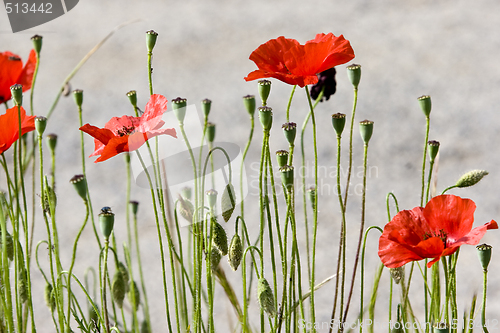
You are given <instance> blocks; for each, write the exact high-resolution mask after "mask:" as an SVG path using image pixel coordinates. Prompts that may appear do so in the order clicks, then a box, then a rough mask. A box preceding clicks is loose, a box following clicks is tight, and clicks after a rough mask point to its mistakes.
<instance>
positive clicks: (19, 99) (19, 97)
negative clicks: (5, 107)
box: [10, 83, 23, 106]
mask: <svg viewBox="0 0 500 333" xmlns="http://www.w3.org/2000/svg"><path fill="white" fill-rule="evenodd" d="M10 93H11V95H12V99H13V100H14V102H15V103H16V105H19V106H21V105H23V86H22V85H20V84H19V83H16V84H14V85H13V86H10Z"/></svg>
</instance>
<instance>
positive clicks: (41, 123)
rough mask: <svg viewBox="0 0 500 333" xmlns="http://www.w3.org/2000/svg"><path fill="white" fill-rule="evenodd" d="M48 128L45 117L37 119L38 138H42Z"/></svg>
mask: <svg viewBox="0 0 500 333" xmlns="http://www.w3.org/2000/svg"><path fill="white" fill-rule="evenodd" d="M46 127H47V118H45V117H43V116H38V117H36V118H35V128H36V132H37V133H38V136H42V135H43V132H45V128H46Z"/></svg>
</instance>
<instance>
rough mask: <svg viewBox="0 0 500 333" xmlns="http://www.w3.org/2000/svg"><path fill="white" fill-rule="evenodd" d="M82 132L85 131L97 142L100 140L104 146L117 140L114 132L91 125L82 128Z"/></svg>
mask: <svg viewBox="0 0 500 333" xmlns="http://www.w3.org/2000/svg"><path fill="white" fill-rule="evenodd" d="M80 131H83V132H85V133H87V134H89V135H91V136H92V137H94V138H95V139H96V140H99V141H100V142H102V143H103V144H105V145H106V144H108V142H109V140H111V139H113V138H115V135H114V134H113V132H111V131H110V130H109V129H107V128H99V127H96V126H92V125H90V124H85V125H83V126H82V127H80Z"/></svg>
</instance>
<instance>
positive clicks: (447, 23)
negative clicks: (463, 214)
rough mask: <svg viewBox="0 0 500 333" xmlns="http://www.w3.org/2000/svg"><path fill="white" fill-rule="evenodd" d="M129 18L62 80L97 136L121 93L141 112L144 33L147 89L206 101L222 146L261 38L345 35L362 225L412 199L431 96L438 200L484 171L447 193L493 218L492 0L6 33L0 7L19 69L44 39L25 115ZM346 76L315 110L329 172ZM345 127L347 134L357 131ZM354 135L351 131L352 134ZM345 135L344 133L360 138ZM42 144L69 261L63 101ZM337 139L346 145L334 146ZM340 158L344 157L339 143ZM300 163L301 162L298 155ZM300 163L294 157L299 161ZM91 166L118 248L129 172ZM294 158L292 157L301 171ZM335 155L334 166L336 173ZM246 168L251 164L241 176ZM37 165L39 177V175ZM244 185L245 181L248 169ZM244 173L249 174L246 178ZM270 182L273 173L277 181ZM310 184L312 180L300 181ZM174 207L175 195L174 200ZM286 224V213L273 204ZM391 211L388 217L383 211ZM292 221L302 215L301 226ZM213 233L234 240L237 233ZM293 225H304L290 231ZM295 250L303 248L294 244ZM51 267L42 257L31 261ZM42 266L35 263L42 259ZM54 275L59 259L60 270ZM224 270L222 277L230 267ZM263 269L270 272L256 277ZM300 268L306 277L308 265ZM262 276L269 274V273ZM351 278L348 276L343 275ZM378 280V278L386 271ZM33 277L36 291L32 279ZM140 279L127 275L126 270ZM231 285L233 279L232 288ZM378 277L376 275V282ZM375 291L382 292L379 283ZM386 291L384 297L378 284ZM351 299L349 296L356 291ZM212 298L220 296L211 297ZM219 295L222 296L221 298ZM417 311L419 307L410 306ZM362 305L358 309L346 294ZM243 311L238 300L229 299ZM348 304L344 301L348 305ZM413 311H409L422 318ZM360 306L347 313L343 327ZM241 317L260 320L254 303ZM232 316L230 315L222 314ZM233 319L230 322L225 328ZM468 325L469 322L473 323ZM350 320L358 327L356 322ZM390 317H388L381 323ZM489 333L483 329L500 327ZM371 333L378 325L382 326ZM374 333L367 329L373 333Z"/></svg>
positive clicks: (157, 301) (262, 6)
mask: <svg viewBox="0 0 500 333" xmlns="http://www.w3.org/2000/svg"><path fill="white" fill-rule="evenodd" d="M135 19H139V20H140V21H138V22H135V23H133V24H130V25H127V26H125V27H123V28H122V29H120V30H119V31H117V32H116V33H115V34H114V35H113V36H112V37H111V39H109V40H108V41H107V42H106V43H105V44H104V45H103V46H102V47H101V48H100V49H99V50H98V51H97V52H96V53H95V54H94V55H93V56H92V58H91V59H90V60H89V61H88V62H87V63H86V64H85V65H84V67H83V68H82V69H81V70H80V71H79V72H78V73H77V75H76V76H75V77H74V78H73V79H72V80H71V87H72V89H76V88H78V89H83V90H84V106H83V108H84V116H83V117H84V123H87V122H89V123H91V124H94V125H97V126H101V127H102V126H103V125H104V124H105V122H107V121H108V120H109V118H111V117H113V116H121V115H123V114H131V113H132V109H131V107H130V104H129V102H128V99H127V98H126V96H125V94H126V92H128V91H129V90H132V89H134V90H137V92H138V97H139V103H138V104H139V106H140V107H141V108H143V107H144V105H145V104H146V102H147V100H148V85H147V70H146V47H145V32H146V31H147V30H150V29H154V30H155V31H156V32H158V34H159V36H158V42H157V45H156V47H155V49H154V56H153V68H154V72H153V80H154V87H155V93H160V94H163V95H165V96H166V97H167V98H168V100H172V99H173V98H175V97H178V96H182V97H185V98H187V99H188V103H189V104H196V105H199V102H200V101H201V100H202V99H204V98H209V99H211V100H212V101H213V106H212V113H211V114H210V120H211V121H212V122H214V123H216V124H217V140H220V141H224V142H231V143H235V144H237V145H238V146H240V147H242V148H243V147H244V145H245V143H246V140H247V136H248V131H249V120H248V116H247V113H246V111H245V109H244V108H243V104H242V101H241V97H242V96H244V95H246V94H256V93H257V89H256V82H249V83H248V82H245V81H244V80H243V77H245V76H246V75H247V74H248V73H249V72H250V71H252V70H254V69H255V68H256V66H255V65H254V63H253V62H251V61H250V60H248V56H249V55H250V53H251V52H252V51H253V50H254V49H255V48H257V47H258V46H259V45H260V44H262V43H264V42H266V41H267V40H269V39H271V38H276V37H278V36H281V35H284V36H285V37H288V38H295V39H297V40H298V41H299V42H301V43H304V42H305V41H307V40H309V39H312V38H314V36H315V34H316V33H320V32H324V33H328V32H333V33H334V34H335V35H340V34H343V35H344V37H345V38H347V39H348V40H350V42H351V45H352V47H353V49H354V51H355V54H356V58H355V59H354V61H353V62H354V63H358V64H361V65H362V79H361V83H360V87H359V102H358V109H357V114H356V119H357V121H360V120H363V119H370V120H373V121H374V122H375V129H374V135H373V137H372V140H371V142H370V151H369V165H370V166H371V167H372V169H371V170H372V174H371V177H370V178H369V179H368V192H367V215H366V224H367V226H370V225H379V226H383V225H384V224H385V223H386V221H387V214H386V211H385V197H386V194H387V193H388V192H390V191H393V192H394V193H395V195H396V196H397V197H398V199H399V204H400V208H401V209H411V208H413V207H415V206H417V205H419V203H420V177H421V158H422V148H423V145H424V133H425V118H424V116H423V114H422V112H421V111H420V108H419V106H418V103H417V97H418V96H421V95H423V94H428V95H431V96H432V103H433V110H432V114H431V130H430V137H429V138H430V139H432V140H438V141H440V143H441V149H440V157H439V166H438V167H439V170H438V183H437V189H438V192H440V191H442V190H443V189H444V188H446V187H448V186H449V185H452V184H454V183H455V182H456V180H457V179H458V178H459V177H460V176H461V175H462V174H463V173H465V172H467V171H469V170H472V169H485V170H488V171H489V172H490V174H489V175H488V176H487V178H485V180H484V181H482V182H481V183H479V184H478V185H476V186H475V187H473V188H469V189H462V190H458V189H457V190H452V191H451V192H450V193H453V194H457V195H461V196H464V197H469V198H471V199H473V200H474V201H475V202H476V204H477V210H476V214H475V220H476V223H475V225H476V226H477V225H481V224H483V223H485V222H488V221H490V220H491V219H500V217H499V215H500V208H499V205H498V201H499V196H498V186H499V184H500V168H499V167H498V165H500V155H499V154H498V143H499V142H498V130H497V129H498V120H499V118H498V111H499V110H498V106H499V105H500V95H499V94H498V93H497V90H498V87H499V86H500V65H499V64H498V59H499V56H500V39H499V38H498V33H497V30H498V27H499V24H500V3H499V2H498V1H496V0H477V1H470V0H469V1H466V0H455V1H451V0H435V1H431V0H407V1H396V0H387V1H386V0H380V1H365V0H353V1H322V0H318V1H308V2H307V1H296V0H291V1H264V0H256V1H229V0H226V1H222V0H221V1H194V0H191V1H182V2H180V1H111V0H108V1H97V0H83V1H80V3H79V4H78V6H77V7H75V8H74V9H73V10H72V11H71V12H69V13H67V14H65V15H64V16H62V17H60V18H58V19H56V20H54V21H51V22H49V23H46V24H44V25H42V26H39V27H36V28H33V29H30V30H28V31H24V32H20V33H17V34H12V33H11V30H10V26H9V23H8V20H7V15H6V13H5V11H3V10H1V11H0V49H1V50H2V51H4V50H9V51H11V52H14V53H16V54H18V55H20V56H21V57H22V58H23V59H26V58H27V56H28V53H29V50H30V49H31V41H30V40H29V38H30V37H31V36H32V35H34V34H39V35H43V37H44V39H43V50H42V63H41V68H40V72H39V77H38V81H37V82H36V90H35V114H37V115H45V114H46V112H47V110H48V109H49V108H50V105H51V103H52V101H53V99H54V98H55V96H56V93H57V91H58V89H59V87H60V85H61V83H62V81H63V80H64V78H65V77H66V76H67V75H68V74H69V72H70V71H71V70H72V68H74V66H75V65H76V64H77V63H78V62H79V61H80V59H81V58H82V57H84V56H85V54H86V53H87V52H88V51H89V50H90V49H91V48H92V47H94V46H95V45H96V44H97V43H98V42H99V41H100V40H101V39H102V38H104V37H105V36H106V35H107V34H108V33H109V32H110V31H111V30H112V29H113V28H115V27H116V26H117V25H119V24H121V23H124V22H126V21H129V20H135ZM345 66H346V65H342V66H339V67H338V68H337V72H338V73H337V82H338V85H337V93H336V94H335V95H334V96H333V97H332V98H331V99H330V101H328V102H326V103H322V104H320V105H319V106H318V108H317V116H316V117H317V121H318V137H319V144H320V147H319V164H320V165H321V166H324V167H326V168H328V170H335V169H334V165H335V150H336V148H335V144H336V140H335V135H334V132H333V129H332V128H331V125H330V115H331V114H332V113H336V112H342V113H346V114H348V115H349V114H350V112H351V107H352V97H353V93H352V87H351V85H350V83H349V81H348V79H347V76H346V73H345V71H346V70H345ZM290 91H291V87H290V86H288V85H286V84H284V83H281V82H279V81H276V80H273V86H272V93H271V97H270V99H269V106H271V107H272V108H273V110H274V124H275V125H274V128H273V132H272V139H271V141H272V144H271V145H272V146H271V149H272V151H274V150H277V149H284V148H286V147H287V144H286V141H285V139H284V137H283V135H282V134H281V133H280V132H281V129H280V127H281V126H280V124H282V123H283V122H284V121H285V112H284V111H285V107H286V103H287V101H288V97H289V94H290ZM307 110H308V109H307V102H306V99H305V94H304V92H303V91H302V89H298V90H297V92H296V95H295V99H294V101H293V104H292V109H291V120H292V121H295V122H297V123H298V124H299V126H300V125H301V124H302V122H303V119H304V117H305V115H306V113H307ZM357 121H356V122H357ZM356 127H357V125H356ZM356 127H355V128H356ZM46 133H57V134H58V135H59V143H58V148H57V151H58V153H57V154H58V155H57V177H58V178H57V182H58V183H57V184H58V185H57V193H58V197H59V203H58V205H59V206H58V221H59V222H58V223H59V224H58V225H59V228H60V236H61V248H62V251H63V253H64V255H65V256H66V255H67V258H66V259H65V260H68V261H67V262H66V265H69V257H70V252H71V246H72V244H73V239H74V237H75V235H76V233H77V232H78V229H79V228H80V226H81V223H82V221H83V218H84V212H85V210H84V207H83V205H82V204H80V199H79V198H78V197H77V195H76V194H75V193H74V191H73V189H72V188H71V185H70V184H69V183H68V181H69V179H70V178H71V177H72V176H73V175H75V174H78V173H81V160H80V151H79V147H80V141H79V140H80V135H79V131H78V114H77V110H76V107H75V105H74V102H73V100H72V98H63V99H62V100H61V101H60V103H59V105H58V107H57V109H56V111H55V112H54V114H53V116H52V118H51V119H50V122H49V124H48V128H47V131H46ZM306 133H307V134H306V136H307V139H306V147H307V148H306V150H307V154H308V155H307V157H308V158H309V159H311V158H312V156H313V155H312V137H311V131H310V130H308V131H307V132H306ZM261 138H262V134H261V130H260V127H259V124H258V122H257V123H256V132H255V135H254V141H253V144H252V147H251V150H250V153H249V155H248V157H247V159H248V160H247V161H249V163H250V161H257V160H258V158H259V156H260V148H259V147H260V141H261ZM85 142H86V154H87V155H90V153H91V152H92V151H93V140H92V139H91V138H90V137H88V136H86V137H85ZM344 143H346V142H344ZM354 147H355V155H354V163H355V169H354V170H355V171H356V173H355V174H354V175H353V179H352V185H351V186H352V188H353V189H356V188H358V189H359V188H360V186H361V185H360V184H361V181H362V179H361V177H360V170H361V169H360V167H358V166H360V165H362V155H361V153H362V142H361V139H360V138H359V135H358V134H357V131H356V133H355V134H354ZM343 149H344V150H343V151H344V157H345V156H346V152H347V145H344V146H343ZM297 154H298V151H297ZM296 156H297V157H298V156H299V155H296ZM93 161H94V158H90V159H87V161H86V162H87V172H88V181H89V185H90V190H91V195H92V201H93V204H94V211H95V212H97V211H98V210H99V208H100V207H102V206H111V207H112V208H113V211H114V212H115V213H116V216H117V217H116V218H117V222H116V224H115V233H116V236H117V240H118V243H119V244H121V243H122V242H123V241H125V239H126V231H125V227H124V225H125V222H124V217H125V211H124V209H125V164H124V162H123V158H122V157H121V156H118V157H115V158H113V159H110V160H108V161H106V162H103V163H98V164H94V163H93ZM296 161H298V158H297V159H296ZM346 161H347V160H346V159H343V163H344V168H345V166H346V164H345V163H346ZM248 166H251V165H250V164H247V167H248ZM48 167H49V166H48V165H46V170H47V171H48ZM248 172H249V173H248V175H247V176H248V177H250V178H252V177H253V179H255V177H256V174H255V170H253V171H252V169H251V168H248ZM252 172H253V173H252ZM275 176H278V173H276V174H275ZM308 181H309V182H310V181H311V179H310V178H309V179H308ZM322 182H323V183H324V184H327V185H325V186H324V187H322V188H321V189H320V191H319V195H320V202H319V228H320V229H319V233H318V249H319V250H318V254H317V260H318V262H317V263H318V265H317V274H316V276H317V281H318V282H319V281H322V280H323V279H325V278H327V277H328V276H331V275H332V274H334V271H335V258H336V255H337V254H336V253H337V252H336V251H337V250H336V247H337V242H338V225H339V223H340V219H339V214H338V212H339V208H338V201H337V199H336V197H335V192H334V184H335V179H334V178H333V177H331V174H326V175H324V176H323V177H322ZM132 191H133V192H132V199H135V200H139V201H140V202H141V207H140V213H141V219H142V221H141V242H142V243H141V244H142V245H141V246H142V249H143V260H144V262H145V265H146V272H147V276H148V278H147V279H148V281H150V282H151V283H148V288H149V300H150V302H151V304H152V309H151V311H152V315H153V318H154V330H155V331H157V332H162V331H166V324H165V320H164V318H165V309H164V305H163V304H164V303H163V296H159V295H162V292H161V275H160V270H159V267H160V265H159V262H160V260H159V254H158V246H157V245H156V244H157V236H156V228H155V225H154V221H153V217H152V213H151V212H150V210H151V209H149V208H150V198H149V190H148V189H145V188H141V187H140V186H136V185H133V188H132ZM173 195H174V196H176V195H177V194H176V193H173ZM246 200H247V202H248V203H247V204H246V207H247V208H246V218H247V221H250V222H249V224H253V225H254V226H255V227H254V229H253V230H252V232H251V233H252V234H253V235H256V234H257V227H256V226H257V225H258V214H257V211H258V209H256V207H258V206H257V204H258V198H257V197H256V195H255V191H253V192H252V191H250V195H249V197H247V199H246ZM360 203H361V198H360V196H359V191H358V193H356V192H353V196H352V197H351V199H350V201H349V206H348V237H349V239H348V246H349V247H350V248H352V249H353V250H352V252H353V251H354V248H355V242H356V239H357V235H358V226H359V217H360ZM281 209H282V212H284V209H285V207H284V206H283V205H282V206H281ZM393 213H394V211H393ZM302 214H303V213H302V211H301V210H300V209H298V211H297V216H298V217H302V216H303V215H302ZM233 221H234V218H233V220H232V222H230V223H229V224H227V225H224V227H225V228H226V230H228V234H230V235H232V230H233V224H232V223H234V222H233ZM37 223H38V224H37V225H36V236H35V241H38V240H40V239H44V237H45V236H44V234H45V228H44V226H43V225H42V223H41V220H40V221H38V220H37ZM299 223H300V221H299ZM377 239H378V236H376V235H375V234H373V235H371V236H370V237H369V240H368V251H367V253H368V255H369V257H368V260H367V268H366V271H367V275H366V281H367V283H368V286H367V292H369V290H371V283H372V280H373V278H372V276H373V272H374V271H375V269H376V267H377V266H378V263H379V260H378V257H377V256H376V250H377V246H378V244H377ZM499 239H500V234H499V233H498V231H490V232H488V234H487V235H486V236H485V237H484V239H483V240H484V242H487V243H489V244H492V245H493V246H494V254H493V260H492V263H491V265H490V275H489V277H490V279H489V281H490V284H489V286H490V289H489V298H488V299H489V300H488V303H489V305H488V312H487V313H488V318H490V319H496V320H497V321H498V320H500V318H499V317H498V314H497V313H498V310H499V309H500V301H499V296H500V295H499V292H500V287H499V286H500V279H499V278H498V274H496V272H498V271H499V270H500V261H499V260H498V259H497V254H496V253H495V252H496V251H495V248H496V246H497V244H498V240H499ZM300 246H302V248H303V246H304V243H301V244H300ZM41 256H42V257H43V256H46V254H41ZM77 260H78V261H79V264H78V267H77V268H76V269H75V273H76V274H77V275H78V276H80V277H82V276H83V273H84V270H85V269H86V267H87V266H90V265H93V266H94V267H96V266H97V260H98V250H97V249H96V242H95V239H94V238H93V233H92V231H91V228H90V227H89V226H87V228H86V230H85V232H84V234H83V238H82V240H81V243H80V245H79V250H78V258H77ZM42 262H43V261H42ZM63 264H64V262H63ZM223 265H224V269H225V270H226V272H227V273H228V275H231V274H230V272H229V270H230V268H229V267H228V265H227V263H225V262H224V263H223ZM267 266H270V265H267ZM303 267H305V265H304V264H303ZM269 269H270V267H267V270H268V271H269ZM351 269H352V268H350V267H348V274H350V270H351ZM458 274H459V276H458V285H459V288H460V291H459V297H460V300H459V301H460V303H459V309H460V313H461V312H462V311H463V310H464V309H465V308H467V307H468V304H470V300H471V297H472V295H473V294H474V293H479V296H480V294H481V281H482V280H481V278H482V272H481V269H480V265H479V263H478V261H477V259H476V254H475V249H474V248H473V247H470V246H464V247H463V248H462V249H461V251H460V260H459V267H458ZM385 275H386V274H385ZM34 276H35V279H40V280H41V279H42V278H41V275H40V273H38V272H36V271H35V272H34ZM134 276H135V278H136V279H137V278H138V274H137V272H134ZM239 276H240V275H239V273H238V274H233V276H232V277H230V279H232V281H234V283H235V284H236V283H237V281H238V279H239ZM386 278H387V277H386ZM414 280H415V281H416V282H415V290H414V291H415V293H416V294H417V295H420V294H421V289H417V288H420V282H417V281H420V280H421V278H420V273H419V272H418V271H416V272H415V278H414ZM383 281H384V283H385V284H384V286H387V280H386V279H384V280H383ZM42 288H43V283H42V282H39V283H38V285H36V288H35V290H34V293H35V296H34V297H35V298H36V299H37V301H36V306H37V312H36V321H37V323H39V327H40V328H39V331H49V329H50V327H51V320H50V316H49V311H48V309H47V308H45V306H44V304H43V292H42V291H43V289H42ZM384 288H385V287H384ZM356 289H357V287H356ZM333 290H334V284H333V282H330V283H329V284H328V285H326V286H325V287H323V289H322V291H321V292H319V293H318V296H317V305H318V313H317V321H318V322H328V321H329V318H330V313H331V304H332V299H333ZM386 290H387V288H385V289H384V290H383V291H381V292H380V295H381V297H380V298H381V301H380V306H379V308H378V310H377V314H378V315H380V318H387V317H386V312H387V310H386V306H385V301H386V298H387V294H386V293H387V291H386ZM217 293H218V295H222V290H220V288H219V289H218V290H217ZM220 299H222V298H220ZM417 299H418V296H417ZM355 300H357V298H355ZM240 301H241V300H240ZM356 303H357V301H356V302H355V304H356ZM420 305H421V304H419V303H418V301H416V302H415V304H414V309H417V310H416V312H417V313H419V311H418V308H419V307H420ZM358 310H359V309H357V308H356V307H353V308H352V309H351V315H352V317H353V318H354V316H355V314H356V313H357V311H358ZM252 311H254V312H255V313H256V308H255V306H252ZM226 315H228V316H226ZM217 316H218V318H221V319H223V318H224V320H217V329H218V331H219V332H229V331H231V330H232V327H234V325H235V322H236V317H235V316H234V315H233V313H232V310H230V309H229V303H228V302H226V301H220V303H219V304H217ZM225 318H229V319H225ZM477 318H479V317H477ZM353 320H354V319H353ZM383 320H385V319H383ZM499 327H500V325H497V326H496V327H491V328H490V332H491V331H495V330H499ZM381 329H382V328H381ZM376 331H377V329H376Z"/></svg>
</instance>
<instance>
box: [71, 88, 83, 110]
mask: <svg viewBox="0 0 500 333" xmlns="http://www.w3.org/2000/svg"><path fill="white" fill-rule="evenodd" d="M73 97H74V98H75V103H76V106H78V107H79V108H81V107H82V104H83V90H81V89H76V90H73Z"/></svg>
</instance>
